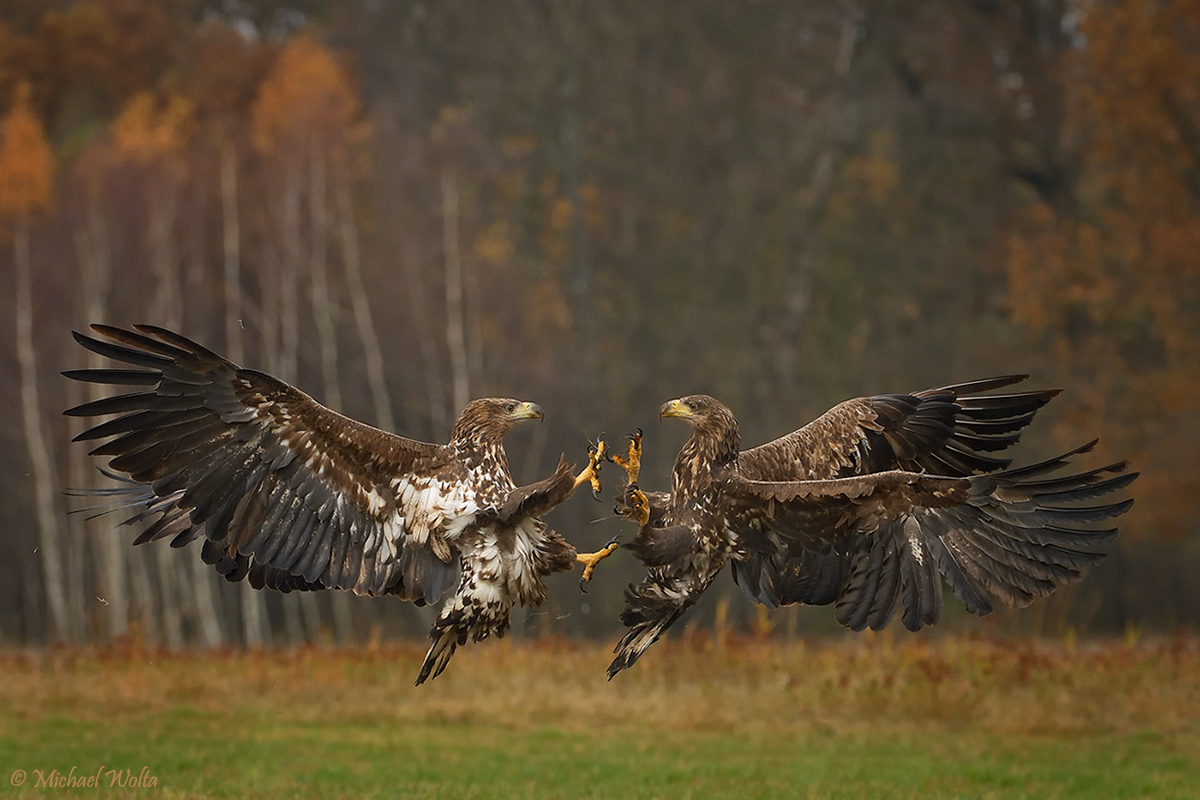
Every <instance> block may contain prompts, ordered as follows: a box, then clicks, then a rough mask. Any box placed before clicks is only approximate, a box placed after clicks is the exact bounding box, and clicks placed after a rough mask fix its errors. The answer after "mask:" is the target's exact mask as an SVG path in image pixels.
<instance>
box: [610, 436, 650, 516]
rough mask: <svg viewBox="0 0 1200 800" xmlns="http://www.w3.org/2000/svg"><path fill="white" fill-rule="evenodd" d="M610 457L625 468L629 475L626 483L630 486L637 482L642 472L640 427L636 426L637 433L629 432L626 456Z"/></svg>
mask: <svg viewBox="0 0 1200 800" xmlns="http://www.w3.org/2000/svg"><path fill="white" fill-rule="evenodd" d="M610 458H611V460H612V462H613V463H614V464H616V465H617V466H618V467H620V468H621V469H623V470H625V474H626V475H628V476H629V480H628V482H627V485H630V486H631V485H633V484H635V483H637V480H638V475H640V474H641V472H642V429H641V428H638V430H637V433H631V434H629V455H628V456H626V457H625V458H621V457H620V456H611V457H610ZM643 499H644V498H643Z"/></svg>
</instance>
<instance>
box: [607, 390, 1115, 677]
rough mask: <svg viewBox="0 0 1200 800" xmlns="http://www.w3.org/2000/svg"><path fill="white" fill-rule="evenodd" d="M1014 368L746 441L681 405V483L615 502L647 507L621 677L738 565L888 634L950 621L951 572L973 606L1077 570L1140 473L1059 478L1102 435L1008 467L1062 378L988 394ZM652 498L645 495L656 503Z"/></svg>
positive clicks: (755, 596) (629, 509) (879, 400)
mask: <svg viewBox="0 0 1200 800" xmlns="http://www.w3.org/2000/svg"><path fill="white" fill-rule="evenodd" d="M1025 377H1026V376H1005V377H1000V378H992V379H988V380H982V381H975V382H972V383H965V384H959V385H955V386H947V387H942V388H939V389H930V390H927V391H923V392H916V393H914V394H906V395H900V394H893V395H878V396H875V397H866V398H859V399H856V400H849V401H846V402H844V403H841V404H839V405H837V406H835V407H834V408H833V409H831V410H830V411H828V412H827V413H826V414H824V415H822V416H821V417H819V418H818V419H816V420H814V421H813V422H811V423H809V424H808V425H806V426H804V427H803V428H800V429H799V430H797V431H794V432H792V433H790V434H788V435H787V436H784V437H782V438H779V439H776V440H775V441H772V442H769V443H767V444H764V445H761V446H759V447H755V448H752V449H750V450H746V451H741V450H740V434H739V431H738V424H737V420H736V419H735V418H734V416H733V414H732V413H731V412H730V411H729V409H728V408H726V407H725V406H724V405H722V404H721V403H720V402H718V401H717V400H715V399H713V398H711V397H708V396H705V395H693V396H691V397H684V398H680V399H678V400H672V401H670V402H668V403H666V404H665V405H664V406H663V407H662V409H661V411H660V415H661V416H663V417H679V418H682V419H684V420H685V421H687V422H688V423H689V424H691V426H692V429H693V430H692V436H691V438H690V439H689V440H688V441H687V443H686V444H685V445H684V446H683V448H682V449H681V450H680V452H679V455H678V456H677V457H676V459H675V467H674V470H673V473H672V481H671V491H670V492H669V493H654V494H650V493H641V492H640V490H639V489H638V488H637V486H636V484H632V485H631V486H630V487H629V488H628V489H627V490H626V493H625V495H624V496H623V497H621V498H619V499H618V507H617V511H618V513H621V514H623V515H625V516H631V517H633V516H636V514H635V509H636V508H637V506H638V505H639V504H640V503H646V502H648V505H649V509H648V512H649V514H648V517H649V518H648V520H646V521H645V523H644V524H642V525H641V526H640V528H639V531H638V534H637V536H636V538H635V539H634V541H633V542H631V543H630V544H628V545H626V548H627V549H629V550H631V551H632V552H633V553H634V554H635V555H636V556H637V557H638V558H639V559H640V560H641V561H642V562H643V563H644V564H645V565H646V566H648V567H650V571H649V573H648V574H647V576H646V578H645V579H644V580H643V581H642V582H641V583H639V584H637V585H636V586H630V587H629V589H628V590H627V592H626V606H625V611H624V613H623V614H622V621H623V622H624V623H625V625H626V626H627V627H628V628H629V629H630V630H629V631H628V633H627V634H626V635H625V637H624V638H623V639H622V640H621V641H620V642H619V643H618V645H617V647H616V649H615V651H614V652H616V654H617V657H616V658H615V659H614V661H613V662H612V664H611V665H610V667H609V670H608V673H609V677H610V678H611V677H612V676H614V675H616V674H617V673H618V672H620V671H621V670H622V669H626V668H628V667H630V666H632V665H633V663H634V662H635V661H636V660H637V659H638V657H639V656H640V655H641V654H642V653H643V652H644V651H645V650H646V648H648V647H649V646H650V645H651V644H653V643H654V642H655V641H656V640H657V639H658V638H659V636H661V635H662V633H663V632H664V631H665V630H666V629H667V628H669V627H670V626H671V625H672V624H674V622H675V621H676V620H677V619H679V617H680V616H681V615H682V614H683V613H684V611H686V610H687V609H688V608H690V607H691V606H692V605H693V604H694V603H695V602H696V601H697V600H698V599H699V597H700V595H701V594H702V593H703V592H704V590H705V589H706V588H708V586H709V585H710V584H711V583H712V581H713V580H714V579H715V578H716V576H717V575H718V574H719V573H720V571H721V569H722V568H723V567H724V566H725V563H726V562H727V561H728V562H731V563H732V571H733V577H734V580H735V581H736V582H737V583H738V585H739V586H740V587H741V588H742V590H743V591H744V592H745V593H746V595H747V596H748V597H750V599H752V600H754V601H755V602H758V603H762V604H764V605H766V606H769V607H772V608H773V607H775V606H779V605H788V604H793V603H807V604H814V605H824V604H829V603H834V604H836V605H835V613H836V616H837V619H838V621H839V622H840V623H842V624H843V625H846V626H848V627H850V628H852V629H854V630H861V629H863V628H865V627H868V626H869V627H871V628H872V629H875V630H879V629H881V628H883V627H884V626H885V625H887V624H888V622H889V621H890V620H891V618H892V616H893V614H894V613H896V612H897V611H899V612H900V613H901V615H902V619H903V622H904V625H905V627H907V628H908V629H910V630H918V629H920V628H921V627H922V626H923V625H933V624H935V623H936V622H938V620H939V619H940V617H941V609H942V581H943V579H944V580H945V581H946V583H947V584H948V585H949V586H950V589H951V591H953V592H954V594H955V595H957V596H958V597H959V599H960V600H962V601H963V603H964V604H965V605H966V607H967V610H968V611H970V612H972V613H975V614H980V615H983V614H988V613H990V612H991V611H992V609H993V606H992V602H991V599H990V598H992V597H995V598H998V599H999V600H1000V601H1001V602H1003V603H1005V604H1007V605H1011V606H1025V605H1028V604H1029V603H1030V602H1032V601H1033V599H1034V598H1035V597H1041V596H1044V595H1047V594H1049V593H1050V592H1052V591H1053V590H1054V589H1055V588H1057V587H1058V586H1060V585H1063V584H1066V583H1071V582H1073V581H1076V580H1078V579H1079V578H1080V575H1081V573H1080V568H1081V567H1084V566H1087V565H1090V564H1094V563H1096V562H1098V561H1099V560H1100V559H1101V558H1102V557H1103V556H1102V554H1099V553H1096V552H1094V551H1093V550H1092V549H1091V548H1093V547H1095V546H1097V545H1101V544H1104V543H1106V542H1108V541H1110V540H1111V539H1112V538H1113V537H1114V536H1115V535H1116V529H1115V528H1107V527H1100V526H1098V523H1102V522H1103V521H1105V520H1108V519H1111V518H1113V517H1116V516H1119V515H1120V514H1123V513H1124V512H1125V511H1126V510H1128V508H1129V507H1130V505H1132V503H1133V501H1132V500H1124V501H1119V502H1103V503H1102V504H1099V505H1086V504H1084V503H1083V502H1082V501H1087V500H1091V499H1095V498H1098V497H1104V496H1107V495H1110V494H1112V493H1114V492H1118V491H1120V490H1121V489H1123V488H1125V487H1126V486H1128V485H1129V484H1130V483H1131V482H1132V481H1133V480H1134V478H1136V477H1137V473H1125V472H1124V470H1125V463H1124V462H1120V463H1116V464H1110V465H1108V466H1105V467H1101V468H1100V469H1094V470H1090V471H1086V472H1080V473H1076V474H1073V475H1066V476H1062V477H1052V476H1051V473H1053V472H1055V471H1057V470H1060V469H1061V468H1063V467H1064V466H1066V465H1067V464H1068V463H1069V460H1070V458H1071V457H1072V456H1075V455H1077V454H1080V453H1084V452H1087V451H1089V450H1091V448H1092V447H1093V446H1094V445H1095V442H1092V443H1090V444H1087V445H1085V446H1083V447H1081V448H1078V449H1076V450H1073V451H1071V452H1069V453H1066V454H1064V455H1062V456H1059V457H1057V458H1053V459H1050V460H1048V461H1044V462H1041V463H1039V464H1034V465H1032V466H1028V467H1024V468H1020V469H1010V468H1009V464H1010V459H1008V458H1003V457H999V456H997V455H995V453H996V452H998V451H1000V450H1004V449H1005V448H1007V447H1009V446H1011V445H1012V444H1014V443H1016V441H1017V439H1018V438H1019V437H1020V434H1021V431H1022V429H1023V428H1024V427H1025V426H1026V425H1028V424H1029V422H1030V421H1031V420H1032V419H1033V416H1034V414H1035V413H1036V412H1037V410H1038V409H1039V408H1041V407H1042V406H1043V405H1045V404H1046V403H1047V402H1048V401H1049V400H1050V399H1051V398H1053V397H1054V396H1055V395H1056V394H1058V392H1057V391H1054V390H1045V391H1032V392H1016V393H1000V394H995V393H993V394H988V392H993V391H994V390H997V389H1002V388H1004V387H1007V386H1009V385H1011V384H1014V383H1017V382H1019V381H1021V380H1023V379H1024V378H1025ZM643 498H644V500H643Z"/></svg>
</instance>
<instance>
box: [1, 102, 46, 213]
mask: <svg viewBox="0 0 1200 800" xmlns="http://www.w3.org/2000/svg"><path fill="white" fill-rule="evenodd" d="M53 181H54V155H53V153H51V152H50V145H49V143H47V141H46V135H45V133H44V131H43V130H42V123H41V121H40V120H39V119H38V118H37V116H36V115H35V114H34V113H33V109H32V107H31V104H30V90H29V84H27V83H23V84H21V85H20V86H19V87H18V88H17V96H16V102H15V103H14V104H13V107H12V110H11V111H9V112H8V115H7V116H5V117H4V119H3V120H2V121H0V217H4V218H13V217H19V218H28V217H30V216H31V215H33V214H35V213H37V212H39V211H48V210H49V209H50V208H51V206H52V205H53V202H54V183H53Z"/></svg>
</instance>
